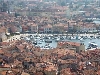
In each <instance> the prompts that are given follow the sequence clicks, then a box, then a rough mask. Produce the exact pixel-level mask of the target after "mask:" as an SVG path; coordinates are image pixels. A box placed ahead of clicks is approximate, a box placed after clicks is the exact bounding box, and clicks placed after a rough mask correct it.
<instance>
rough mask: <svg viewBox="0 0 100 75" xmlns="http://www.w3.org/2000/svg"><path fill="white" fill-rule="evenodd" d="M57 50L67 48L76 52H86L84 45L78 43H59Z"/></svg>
mask: <svg viewBox="0 0 100 75" xmlns="http://www.w3.org/2000/svg"><path fill="white" fill-rule="evenodd" d="M57 48H61V49H62V48H67V49H70V50H75V51H76V52H81V51H85V45H84V43H76V42H69V41H68V42H58V45H57Z"/></svg>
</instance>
